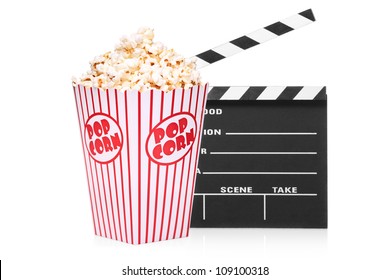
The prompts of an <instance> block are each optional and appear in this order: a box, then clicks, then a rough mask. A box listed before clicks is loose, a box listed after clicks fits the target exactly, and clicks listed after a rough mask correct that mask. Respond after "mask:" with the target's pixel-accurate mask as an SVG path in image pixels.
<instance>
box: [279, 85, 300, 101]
mask: <svg viewBox="0 0 390 280" xmlns="http://www.w3.org/2000/svg"><path fill="white" fill-rule="evenodd" d="M302 89H303V87H286V88H285V90H283V91H282V93H281V94H280V95H279V96H278V98H276V99H277V100H293V99H294V97H295V96H296V95H297V94H298V93H299V92H300V91H301V90H302Z"/></svg>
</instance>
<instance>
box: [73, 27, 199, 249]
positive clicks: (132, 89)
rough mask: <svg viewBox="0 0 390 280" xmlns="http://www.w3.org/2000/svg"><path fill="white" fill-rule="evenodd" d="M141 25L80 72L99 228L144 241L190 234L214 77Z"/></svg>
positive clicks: (78, 91) (77, 85)
mask: <svg viewBox="0 0 390 280" xmlns="http://www.w3.org/2000/svg"><path fill="white" fill-rule="evenodd" d="M153 38H154V34H153V30H151V29H148V28H141V29H140V30H139V31H138V32H137V33H136V34H134V35H131V36H130V37H124V38H122V39H121V41H120V43H119V45H118V46H116V48H115V50H113V51H111V52H107V53H105V54H103V55H101V56H98V57H96V58H95V59H94V60H93V61H91V70H90V71H89V72H87V73H86V74H84V75H82V76H81V77H80V78H73V87H74V94H75V101H76V106H77V113H78V120H79V124H80V133H81V137H82V144H83V152H84V160H85V166H86V171H87V181H88V187H89V195H90V204H91V210H92V217H93V222H94V231H95V234H96V235H99V236H102V237H107V238H111V239H115V240H119V241H123V242H127V243H132V244H141V243H148V242H154V241H161V240H167V239H173V238H180V237H186V236H188V233H189V227H190V219H191V211H192V202H193V194H194V186H195V180H196V167H197V162H198V155H199V148H200V138H201V131H202V125H203V115H204V108H205V104H206V95H207V84H202V83H201V82H200V76H199V73H198V72H197V71H196V65H195V62H194V60H191V59H185V58H183V57H182V56H180V55H178V54H177V53H175V52H174V51H173V50H172V49H167V48H166V47H165V46H164V45H163V44H161V43H158V42H153Z"/></svg>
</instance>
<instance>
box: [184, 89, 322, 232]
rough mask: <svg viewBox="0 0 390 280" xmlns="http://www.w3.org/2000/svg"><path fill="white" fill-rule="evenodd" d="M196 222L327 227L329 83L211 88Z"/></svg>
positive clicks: (233, 225) (259, 225) (207, 224)
mask: <svg viewBox="0 0 390 280" xmlns="http://www.w3.org/2000/svg"><path fill="white" fill-rule="evenodd" d="M202 133H203V139H202V144H201V151H200V159H199V166H198V178H197V181H196V189H195V198H194V211H193V217H192V227H260V228H262V227H267V228H326V227H327V96H326V88H325V87H266V86H265V87H212V88H211V87H210V92H209V95H208V101H207V106H206V115H205V123H204V130H203V132H202Z"/></svg>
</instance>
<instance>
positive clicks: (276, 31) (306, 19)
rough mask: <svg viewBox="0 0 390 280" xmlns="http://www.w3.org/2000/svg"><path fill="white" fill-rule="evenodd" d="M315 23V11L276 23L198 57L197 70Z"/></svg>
mask: <svg viewBox="0 0 390 280" xmlns="http://www.w3.org/2000/svg"><path fill="white" fill-rule="evenodd" d="M314 21H315V18H314V14H313V11H312V10H311V9H309V10H306V11H304V12H302V13H299V14H295V15H293V16H291V17H289V18H286V19H284V20H282V21H278V22H275V23H273V24H271V25H268V26H266V27H264V28H261V29H259V30H256V31H254V32H252V33H249V34H247V35H245V36H242V37H239V38H237V39H235V40H232V41H230V42H227V43H225V44H223V45H220V46H218V47H215V48H212V49H210V50H208V51H205V52H202V53H200V54H198V55H196V56H195V57H196V58H197V68H198V69H200V68H203V67H205V66H207V65H210V64H212V63H214V62H217V61H219V60H222V59H224V58H226V57H229V56H232V55H234V54H236V53H239V52H241V51H244V50H246V49H249V48H251V47H254V46H257V45H259V44H262V43H265V42H267V41H269V40H272V39H274V38H277V37H279V36H281V35H283V34H286V33H288V32H290V31H293V30H295V29H298V28H300V27H303V26H305V25H308V24H310V23H313V22H314Z"/></svg>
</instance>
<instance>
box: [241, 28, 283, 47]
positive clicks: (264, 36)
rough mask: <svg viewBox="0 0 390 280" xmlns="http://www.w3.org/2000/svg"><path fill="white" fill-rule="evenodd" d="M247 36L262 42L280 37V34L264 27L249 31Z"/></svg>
mask: <svg viewBox="0 0 390 280" xmlns="http://www.w3.org/2000/svg"><path fill="white" fill-rule="evenodd" d="M246 36H247V37H249V38H251V39H253V40H255V41H256V42H259V43H260V44H262V43H264V42H267V41H269V40H272V39H274V38H276V37H278V35H276V34H275V33H272V32H271V31H268V30H267V29H264V28H261V29H259V30H256V31H254V32H252V33H249V34H248V35H246Z"/></svg>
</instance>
